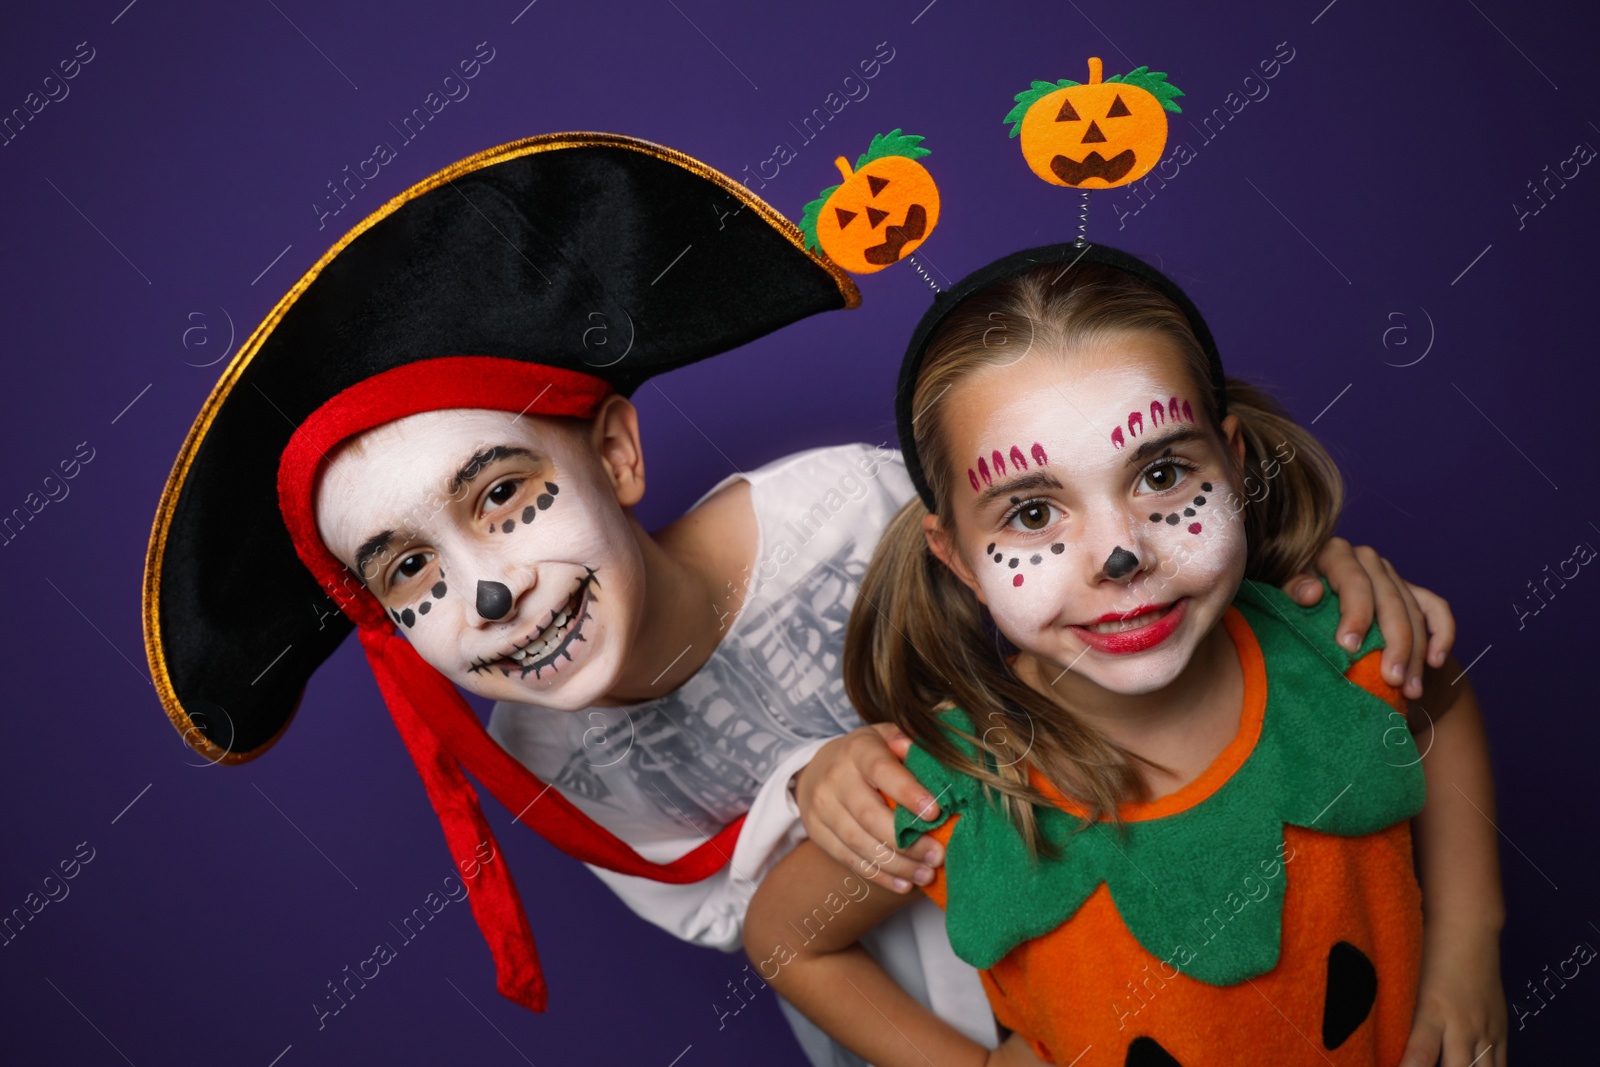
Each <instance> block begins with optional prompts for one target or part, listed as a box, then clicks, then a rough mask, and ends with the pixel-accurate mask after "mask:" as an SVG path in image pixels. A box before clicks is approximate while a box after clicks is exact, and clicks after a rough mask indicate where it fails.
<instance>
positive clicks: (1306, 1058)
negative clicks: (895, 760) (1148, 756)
mask: <svg viewBox="0 0 1600 1067" xmlns="http://www.w3.org/2000/svg"><path fill="white" fill-rule="evenodd" d="M1337 617H1338V605H1337V598H1335V597H1334V596H1333V595H1332V594H1331V592H1330V593H1328V594H1327V595H1325V596H1324V598H1323V600H1322V601H1321V602H1319V603H1318V604H1317V605H1316V606H1314V607H1312V608H1302V607H1300V606H1299V605H1297V604H1295V603H1294V602H1293V601H1292V600H1290V599H1289V597H1288V596H1287V595H1285V594H1283V593H1282V592H1280V591H1278V590H1277V589H1273V588H1271V587H1268V586H1264V585H1260V584H1259V583H1255V582H1245V583H1244V585H1243V586H1242V587H1241V589H1240V592H1239V595H1238V596H1237V597H1236V598H1235V600H1234V603H1233V605H1232V606H1230V607H1229V608H1228V610H1227V612H1226V613H1225V615H1224V616H1223V624H1224V626H1225V627H1226V629H1227V632H1228V634H1229V636H1230V637H1231V638H1232V639H1233V642H1234V645H1235V647H1236V648H1237V650H1238V654H1239V660H1240V664H1241V666H1242V667H1243V669H1244V676H1245V698H1244V708H1243V711H1242V714H1241V717H1240V723H1239V731H1238V733H1237V735H1236V736H1235V737H1234V739H1233V741H1232V742H1231V743H1230V744H1229V745H1228V747H1227V748H1226V749H1224V750H1223V752H1222V753H1221V754H1220V755H1219V756H1218V757H1217V759H1216V760H1214V761H1213V762H1212V764H1211V766H1209V767H1208V768H1207V769H1206V770H1205V771H1204V772H1203V773H1202V774H1201V775H1200V776H1199V777H1198V778H1196V779H1195V780H1194V781H1193V782H1190V783H1189V784H1188V785H1186V786H1184V787H1183V788H1182V789H1180V790H1178V791H1177V792H1175V793H1172V794H1171V795H1169V796H1165V797H1162V798H1160V799H1158V800H1155V801H1151V802H1147V803H1130V804H1127V805H1124V806H1123V808H1122V811H1121V814H1122V818H1123V819H1124V821H1125V830H1126V832H1125V833H1124V834H1122V835H1121V836H1119V835H1118V832H1117V830H1116V829H1114V828H1112V827H1110V826H1107V825H1103V824H1102V825H1097V826H1094V827H1091V828H1089V829H1086V830H1083V831H1082V832H1081V833H1074V830H1075V829H1076V828H1077V827H1078V826H1079V825H1080V824H1081V818H1079V817H1077V816H1078V815H1079V813H1080V812H1081V809H1080V808H1079V807H1078V806H1077V805H1075V804H1074V803H1073V802H1071V801H1070V800H1067V799H1065V798H1062V797H1061V796H1060V794H1059V793H1055V791H1054V790H1053V789H1051V788H1050V786H1049V785H1048V783H1046V782H1044V780H1043V779H1041V778H1038V777H1035V784H1037V785H1039V786H1040V788H1041V789H1043V790H1044V791H1045V792H1046V793H1047V794H1048V795H1053V796H1054V797H1055V798H1056V799H1057V801H1058V809H1055V810H1052V809H1041V810H1040V811H1039V812H1038V815H1039V825H1040V831H1041V834H1042V835H1043V836H1044V837H1046V838H1047V839H1048V840H1050V841H1051V842H1052V843H1054V845H1055V846H1056V848H1057V853H1056V855H1055V856H1053V857H1048V858H1040V859H1039V860H1037V861H1034V860H1031V859H1030V858H1029V857H1028V856H1027V854H1026V849H1025V847H1024V846H1023V845H1022V842H1021V839H1020V837H1019V836H1018V835H1017V834H1016V832H1015V830H1014V828H1012V827H1011V824H1010V823H1009V822H1008V821H1007V820H1006V819H1005V818H1004V816H1003V815H1001V814H1000V813H999V811H998V810H997V809H996V808H994V807H993V806H992V805H991V804H989V803H988V802H987V800H986V799H985V798H984V795H983V791H982V787H981V785H979V783H977V782H976V780H974V779H971V778H969V777H967V776H965V775H958V774H954V773H952V772H950V771H949V770H947V769H945V768H944V767H943V766H942V765H940V764H938V763H937V762H936V761H934V760H933V759H932V758H931V757H929V756H928V755H927V754H926V753H925V752H923V751H922V750H921V749H920V748H918V749H913V753H912V756H911V757H909V758H908V759H907V766H908V767H909V768H910V769H911V770H912V771H913V773H915V774H916V775H917V776H918V778H919V779H920V780H921V781H922V782H923V784H924V785H926V786H927V787H928V788H930V789H931V790H933V791H934V792H935V794H936V795H938V794H939V792H940V789H941V787H944V788H946V789H947V790H948V791H947V792H946V793H945V794H944V795H943V796H942V797H941V800H940V803H941V805H942V809H941V817H940V819H938V820H934V821H932V822H923V821H921V820H918V819H916V818H915V817H914V816H913V815H912V814H911V813H909V812H907V811H904V810H900V811H897V812H896V827H897V830H898V831H899V834H900V840H901V843H902V845H904V844H906V843H909V841H910V840H911V839H913V838H915V837H916V835H917V834H918V833H919V832H924V831H926V832H931V833H933V834H934V836H935V837H937V838H938V839H940V840H941V841H942V842H943V843H944V844H945V845H946V851H947V859H946V862H945V866H944V867H943V869H941V870H940V871H939V874H938V877H937V878H936V880H935V881H934V883H933V884H932V885H930V886H929V887H928V888H927V890H926V891H927V893H928V895H929V896H931V897H932V898H933V899H934V900H935V901H937V902H938V903H939V904H940V906H941V907H944V908H945V910H946V925H947V927H948V929H949V931H950V938H951V944H952V946H953V947H954V948H955V950H956V953H957V955H959V956H961V957H962V958H963V959H966V960H967V962H969V963H972V964H973V965H974V966H976V967H978V968H979V969H980V971H981V973H982V978H983V983H984V988H985V990H986V991H987V993H988V995H989V1001H990V1003H991V1005H992V1006H993V1008H994V1011H995V1015H996V1017H997V1018H998V1019H999V1020H1000V1022H1001V1023H1002V1024H1003V1025H1005V1026H1007V1027H1009V1028H1011V1029H1013V1030H1016V1031H1017V1032H1019V1033H1021V1034H1023V1035H1024V1036H1025V1037H1027V1038H1028V1039H1029V1041H1030V1043H1031V1044H1032V1045H1033V1047H1034V1050H1035V1051H1036V1052H1037V1053H1038V1054H1039V1055H1040V1056H1041V1057H1043V1058H1045V1059H1047V1060H1052V1061H1053V1062H1056V1063H1060V1064H1073V1065H1076V1067H1092V1065H1107V1067H1112V1065H1115V1067H1155V1065H1173V1064H1181V1065H1183V1067H1204V1065H1217V1067H1224V1065H1226V1067H1237V1065H1242V1064H1271V1065H1275V1067H1276V1065H1282V1064H1296V1063H1308V1064H1322V1063H1329V1064H1334V1065H1338V1067H1346V1065H1355V1064H1389V1065H1392V1064H1394V1063H1396V1062H1397V1061H1398V1060H1399V1058H1400V1055H1401V1053H1402V1051H1403V1050H1404V1047H1405V1042H1406V1039H1407V1036H1408V1034H1409V1031H1410V1026H1411V1017H1412V1011H1413V1008H1414V1005H1415V999H1416V989H1417V978H1418V970H1419V966H1420V960H1421V951H1422V911H1421V893H1420V890H1419V889H1418V886H1417V882H1416V877H1415V874H1414V872H1413V868H1412V855H1411V834H1410V827H1409V823H1408V820H1409V818H1410V817H1411V816H1412V815H1414V814H1415V813H1416V812H1417V811H1418V810H1420V808H1421V803H1422V797H1423V783H1422V773H1421V767H1420V766H1419V761H1420V757H1419V756H1418V754H1417V752H1416V748H1415V745H1414V744H1413V743H1412V741H1411V737H1410V731H1409V729H1407V727H1406V726H1405V721H1404V718H1403V715H1401V714H1399V712H1400V711H1401V710H1403V709H1404V707H1405V704H1404V700H1403V698H1402V697H1401V695H1400V693H1399V691H1398V690H1397V689H1395V688H1394V687H1393V686H1390V685H1389V684H1388V683H1386V682H1384V681H1383V680H1382V678H1381V675H1380V666H1379V659H1380V657H1379V655H1378V652H1377V649H1379V648H1381V647H1382V639H1381V637H1380V636H1379V634H1378V630H1377V627H1376V626H1374V627H1373V628H1372V630H1371V631H1370V632H1369V633H1368V635H1367V638H1366V640H1365V642H1364V643H1363V644H1362V646H1361V647H1360V648H1358V649H1357V651H1356V652H1355V653H1350V652H1348V651H1346V650H1343V649H1340V648H1339V646H1338V645H1336V644H1335V643H1334V642H1333V640H1332V635H1333V633H1334V630H1335V624H1336V622H1337ZM1324 635H1325V636H1324ZM1341 674H1342V675H1343V677H1344V679H1346V680H1348V682H1350V683H1354V684H1345V683H1344V681H1342V680H1341V679H1340V677H1339V676H1340V675H1341ZM946 722H947V725H949V726H953V727H955V728H956V729H955V731H953V734H954V735H955V736H958V737H959V736H960V733H961V732H965V733H967V734H968V736H969V737H970V736H971V735H972V731H971V729H970V723H969V721H968V720H967V719H966V716H965V715H964V714H963V713H960V712H948V713H946ZM967 747H968V750H969V751H976V750H975V749H974V748H972V747H971V746H970V743H969V744H968V745H967ZM1019 889H1022V890H1023V891H1022V892H1019V891H1018V890H1019Z"/></svg>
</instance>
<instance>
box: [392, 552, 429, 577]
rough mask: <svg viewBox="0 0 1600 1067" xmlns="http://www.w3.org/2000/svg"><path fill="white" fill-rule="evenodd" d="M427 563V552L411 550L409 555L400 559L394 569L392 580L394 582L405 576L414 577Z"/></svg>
mask: <svg viewBox="0 0 1600 1067" xmlns="http://www.w3.org/2000/svg"><path fill="white" fill-rule="evenodd" d="M427 565H428V555H427V553H425V552H413V553H411V555H409V556H407V557H406V558H405V559H403V560H401V561H400V565H399V566H398V567H396V568H395V569H394V580H395V581H396V582H403V581H405V580H406V579H407V578H415V577H416V576H417V575H419V574H421V573H422V570H423V568H424V567H426V566H427Z"/></svg>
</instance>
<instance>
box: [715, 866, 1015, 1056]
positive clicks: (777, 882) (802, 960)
mask: <svg viewBox="0 0 1600 1067" xmlns="http://www.w3.org/2000/svg"><path fill="white" fill-rule="evenodd" d="M911 899H912V898H911V897H910V895H909V894H900V893H891V892H888V891H886V890H884V889H882V888H878V887H874V886H873V885H872V884H871V883H869V882H868V881H866V880H865V879H864V878H861V877H858V876H856V875H855V874H853V873H851V872H850V871H849V870H847V869H845V868H844V867H841V866H839V864H837V863H835V862H834V861H833V860H832V859H830V858H829V857H828V856H827V855H826V854H825V853H824V852H823V851H822V850H821V849H820V848H818V847H817V846H816V845H814V844H812V843H811V842H810V841H802V842H801V843H800V844H799V845H797V846H796V847H795V849H794V851H792V852H790V853H789V854H788V855H787V856H785V857H784V858H783V860H782V861H781V862H780V863H779V864H778V865H777V866H776V867H774V868H773V869H772V871H771V873H769V874H768V875H767V877H766V878H765V879H764V880H763V881H762V883H761V888H760V889H758V890H757V891H756V895H755V899H754V900H752V901H751V902H750V910H749V912H747V913H746V915H745V921H744V948H745V952H746V953H748V954H749V956H750V960H751V962H752V963H753V964H754V965H755V968H756V970H757V972H758V973H759V974H760V975H761V978H762V980H763V981H764V982H766V983H767V984H769V985H771V986H772V987H773V988H774V989H775V990H777V991H778V992H779V993H780V994H781V995H782V996H783V997H784V998H785V999H787V1000H788V1001H789V1002H790V1003H791V1004H793V1005H794V1006H795V1007H797V1008H799V1009H800V1011H801V1012H802V1013H804V1015H805V1016H806V1018H808V1019H810V1020H811V1021H812V1022H814V1023H816V1024H817V1025H818V1026H820V1027H821V1028H822V1029H823V1030H824V1031H826V1032H827V1033H828V1035H829V1036H831V1037H832V1038H834V1040H836V1041H838V1042H839V1043H840V1044H843V1045H844V1046H845V1047H847V1048H849V1049H850V1050H851V1051H852V1052H854V1053H855V1054H856V1055H858V1056H861V1057H862V1058H863V1059H866V1060H867V1061H869V1062H871V1063H874V1064H877V1065H879V1067H1000V1065H1001V1064H1004V1065H1007V1067H1021V1065H1024V1064H1030V1063H1032V1064H1037V1063H1039V1062H1040V1061H1039V1060H1038V1059H1037V1058H1035V1057H1034V1056H1033V1054H1032V1052H1031V1051H1030V1050H1029V1049H1028V1047H1027V1045H1026V1044H1025V1043H1024V1042H1022V1039H1021V1038H1020V1037H1015V1036H1013V1038H1012V1039H1011V1040H1010V1041H1008V1042H1007V1043H1006V1044H1005V1045H1004V1046H1002V1048H1001V1049H997V1050H993V1051H991V1050H989V1049H986V1048H984V1047H983V1046H982V1045H979V1044H977V1043H976V1042H974V1041H973V1040H972V1039H971V1038H968V1037H967V1036H965V1035H964V1034H962V1033H960V1032H959V1031H957V1030H956V1029H955V1028H954V1027H952V1026H951V1025H950V1024H948V1023H946V1022H944V1021H943V1020H942V1019H940V1018H939V1017H938V1016H936V1015H934V1014H933V1013H932V1012H931V1011H929V1010H928V1009H927V1008H924V1007H923V1006H922V1005H921V1004H919V1003H917V1001H916V1000H915V999H913V998H912V996H911V995H910V994H909V993H907V992H906V991H905V990H903V989H901V988H900V987H899V986H898V985H897V984H895V982H894V980H893V979H891V978H890V977H889V976H888V974H886V973H885V972H884V970H883V968H882V967H880V966H879V965H878V961H877V960H875V959H873V958H872V956H871V955H869V954H868V953H867V951H866V949H864V948H862V947H861V946H860V945H859V944H857V943H856V942H857V940H858V939H859V938H860V937H861V935H862V934H864V933H866V932H867V931H868V930H870V929H872V928H873V927H874V926H876V925H878V923H880V922H882V921H883V920H884V919H885V918H887V917H888V916H889V915H891V914H893V913H894V912H895V911H896V910H898V909H899V908H902V907H904V906H905V905H906V904H909V903H910V902H911Z"/></svg>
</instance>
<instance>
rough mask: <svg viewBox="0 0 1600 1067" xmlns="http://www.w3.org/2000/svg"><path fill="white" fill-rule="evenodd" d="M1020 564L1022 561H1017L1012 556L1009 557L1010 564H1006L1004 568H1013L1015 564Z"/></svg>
mask: <svg viewBox="0 0 1600 1067" xmlns="http://www.w3.org/2000/svg"><path fill="white" fill-rule="evenodd" d="M1021 562H1022V561H1021V560H1020V559H1018V558H1017V557H1016V556H1012V557H1011V562H1010V563H1007V564H1006V566H1007V567H1015V566H1016V565H1017V564H1019V563H1021Z"/></svg>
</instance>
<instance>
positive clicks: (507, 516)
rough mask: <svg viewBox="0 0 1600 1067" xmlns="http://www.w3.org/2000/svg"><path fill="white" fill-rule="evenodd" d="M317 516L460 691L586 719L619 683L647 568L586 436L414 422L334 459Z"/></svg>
mask: <svg viewBox="0 0 1600 1067" xmlns="http://www.w3.org/2000/svg"><path fill="white" fill-rule="evenodd" d="M316 507H317V527H318V531H319V532H320V533H321V535H322V538H323V540H324V542H325V543H326V544H327V545H328V547H329V548H330V549H332V550H333V552H334V554H335V555H337V556H338V557H339V558H340V559H341V560H343V561H344V563H345V565H346V566H348V567H350V568H351V569H352V570H353V571H356V572H357V573H358V574H360V575H361V576H362V577H363V578H364V579H365V580H366V582H367V587H368V588H369V589H370V590H371V591H372V592H373V593H374V595H376V596H377V597H378V598H379V600H380V601H381V602H382V603H383V604H384V606H385V607H386V608H387V609H388V611H389V614H390V617H391V618H393V619H394V620H395V621H396V622H397V623H398V624H399V626H400V629H401V632H402V633H403V634H405V636H406V638H407V639H408V640H409V641H411V643H412V644H413V645H414V646H415V647H416V649H417V651H418V652H419V653H420V654H421V656H422V658H423V659H424V660H426V661H427V662H428V663H430V664H431V665H433V666H434V667H436V668H437V669H438V670H439V671H440V672H441V673H443V674H444V675H445V676H446V677H447V678H449V679H450V680H451V681H453V682H455V683H456V684H458V685H460V686H462V687H463V688H465V689H467V690H469V691H471V692H473V693H477V694H478V695H480V696H483V697H487V698H490V699H494V700H509V701H514V702H518V703H524V704H538V705H541V706H544V707H548V708H555V709H560V710H580V709H582V708H585V707H589V706H591V705H592V704H594V703H595V702H596V701H597V700H599V699H600V698H601V697H603V696H604V695H605V694H606V692H608V691H609V690H610V689H611V688H612V686H613V685H614V684H615V682H616V679H617V678H618V677H619V675H620V674H621V670H622V663H623V660H624V657H625V655H626V652H627V646H628V644H629V643H630V641H631V637H632V634H633V631H634V629H635V626H636V623H637V620H638V618H639V615H640V613H641V611H642V610H643V598H642V593H643V575H644V566H643V558H642V556H641V555H640V552H639V547H638V542H637V540H636V538H635V534H634V529H633V526H632V525H631V524H630V523H629V521H628V518H627V516H626V514H625V513H624V512H623V510H622V508H621V506H620V505H619V504H618V503H617V499H616V496H615V494H614V493H613V491H612V489H611V485H610V483H609V482H608V481H607V479H606V477H605V474H604V472H603V470H602V468H601V466H600V464H599V462H598V460H597V459H596V457H595V455H594V453H593V452H592V451H591V449H590V446H589V444H588V441H587V439H586V438H585V437H584V436H582V435H581V434H579V433H575V432H573V431H572V430H571V429H570V428H567V427H563V426H561V425H560V424H558V423H556V422H555V421H554V420H549V419H543V418H537V417H530V416H521V417H517V418H512V417H511V416H508V415H506V414H505V413H502V412H491V411H480V410H451V411H431V412H424V413H422V414H419V415H413V416H410V417H408V418H404V419H400V420H398V421H396V422H392V423H388V424H386V425H384V426H380V427H378V428H376V429H374V430H371V431H368V432H367V433H365V434H362V435H361V436H360V437H359V438H357V439H356V444H355V446H354V447H351V446H348V445H347V446H345V447H341V448H340V449H338V450H336V451H335V453H334V454H333V457H332V461H331V462H330V463H329V465H328V467H327V469H326V470H325V471H324V472H323V474H322V477H321V479H320V480H319V482H318V488H317V499H316ZM602 594H603V595H602Z"/></svg>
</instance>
